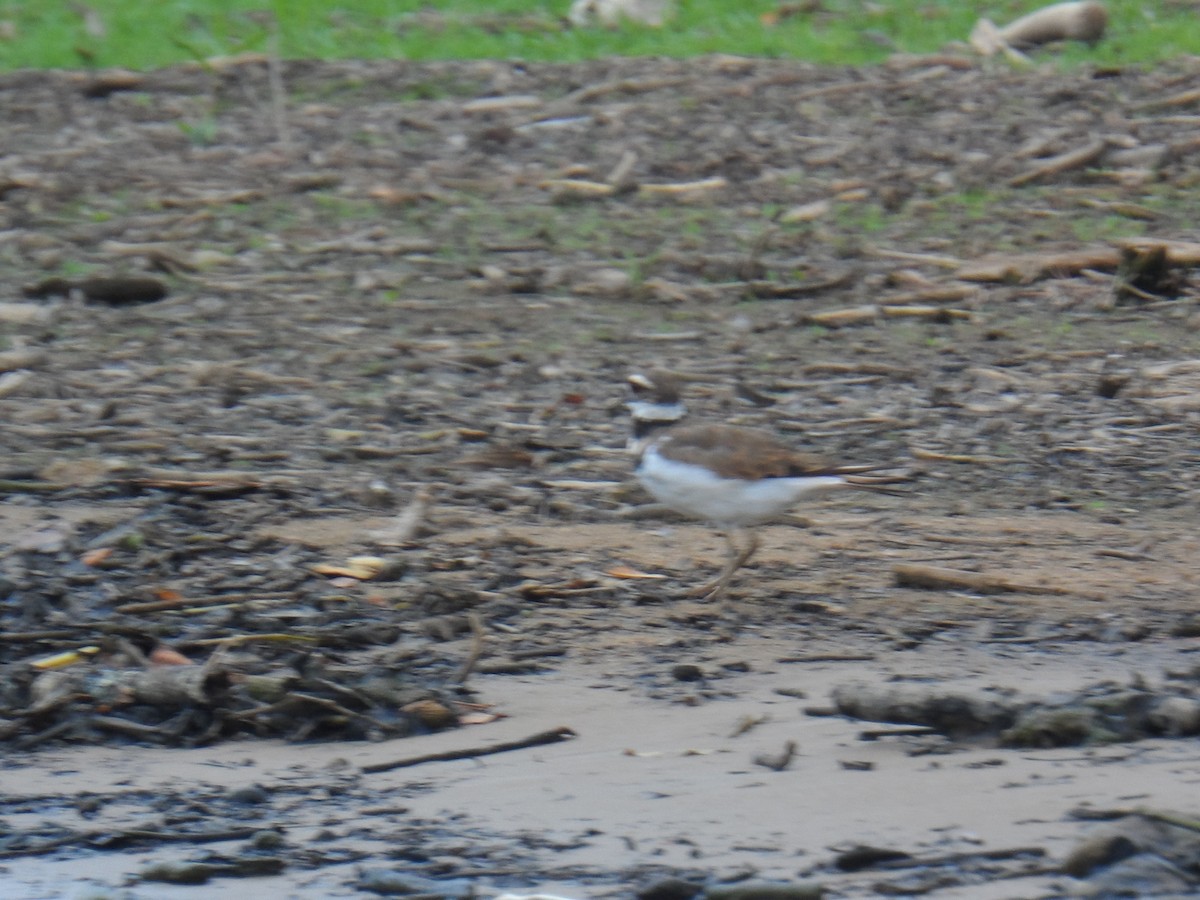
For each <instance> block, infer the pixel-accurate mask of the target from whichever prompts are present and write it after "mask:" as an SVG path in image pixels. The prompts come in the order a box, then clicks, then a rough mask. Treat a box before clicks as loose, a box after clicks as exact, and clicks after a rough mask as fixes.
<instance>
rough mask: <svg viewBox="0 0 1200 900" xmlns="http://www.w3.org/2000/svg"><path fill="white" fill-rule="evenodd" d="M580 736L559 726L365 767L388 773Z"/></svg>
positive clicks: (537, 745) (369, 771)
mask: <svg viewBox="0 0 1200 900" xmlns="http://www.w3.org/2000/svg"><path fill="white" fill-rule="evenodd" d="M573 737H578V735H577V734H576V733H575V732H574V731H573V730H572V729H570V728H566V727H563V726H559V727H558V728H551V729H550V730H549V731H540V732H538V733H537V734H534V735H530V736H529V737H527V738H521V739H520V740H516V741H505V742H504V743H500V744H493V745H492V746H490V747H467V748H465V749H463V750H446V751H443V752H442V753H427V754H425V755H424V756H410V757H408V758H407V759H397V760H392V761H391V762H383V763H372V764H371V765H369V766H363V767H362V771H363V774H365V775H371V774H374V773H376V772H388V771H390V770H392V769H403V768H406V767H407V766H418V765H421V764H422V763H427V762H449V761H451V760H455V759H474V758H475V757H476V756H489V755H491V754H493V753H507V752H508V751H509V750H524V749H526V748H528V747H541V746H543V745H545V744H557V743H558V742H559V741H569V740H570V739H571V738H573Z"/></svg>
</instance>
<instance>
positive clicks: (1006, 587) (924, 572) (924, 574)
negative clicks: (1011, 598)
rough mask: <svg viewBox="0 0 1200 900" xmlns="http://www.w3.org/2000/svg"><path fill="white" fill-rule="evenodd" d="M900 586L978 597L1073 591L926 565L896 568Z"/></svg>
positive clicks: (893, 568)
mask: <svg viewBox="0 0 1200 900" xmlns="http://www.w3.org/2000/svg"><path fill="white" fill-rule="evenodd" d="M892 574H893V575H894V576H895V578H896V584H898V585H900V586H901V587H914V588H922V589H924V590H931V591H971V592H972V593H976V594H1070V593H1072V591H1071V590H1070V589H1069V588H1064V587H1056V586H1047V585H1041V584H1028V583H1025V582H1018V581H1012V580H1010V579H1009V578H1007V577H1006V576H1004V575H988V574H984V573H982V572H966V571H963V570H961V569H945V568H942V567H941V566H929V565H925V564H923V563H896V564H895V565H894V566H892Z"/></svg>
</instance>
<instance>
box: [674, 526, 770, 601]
mask: <svg viewBox="0 0 1200 900" xmlns="http://www.w3.org/2000/svg"><path fill="white" fill-rule="evenodd" d="M739 531H740V529H737V528H731V529H729V530H728V531H726V532H724V534H725V543H726V544H728V546H729V561H728V562H726V563H725V568H724V569H722V570H721V574H720V575H718V576H717V577H716V578H715V579H713V580H712V581H710V582H708V583H706V584H702V585H701V586H700V587H698V588H696V589H695V590H693V591H689V592H688V593H689V594H690V595H692V596H697V597H703V598H704V599H705V600H706V601H715V600H720V599H721V598H722V597H723V596H724V595H725V589H726V588H728V587H729V582H730V580H732V578H733V573H734V572H736V571H737V570H738V569H740V568H741V567H742V566H744V565H745V564H746V563H747V562H749V561H750V557H752V556H753V555H754V554H755V552H756V551H757V550H758V535H757V534H755V533H754V532H753V531H749V530H747V532H746V534H747V537H748V540H747V542H746V546H745V547H744V548H741V547H738V545H737V541H736V540H734V535H735V534H737V533H739Z"/></svg>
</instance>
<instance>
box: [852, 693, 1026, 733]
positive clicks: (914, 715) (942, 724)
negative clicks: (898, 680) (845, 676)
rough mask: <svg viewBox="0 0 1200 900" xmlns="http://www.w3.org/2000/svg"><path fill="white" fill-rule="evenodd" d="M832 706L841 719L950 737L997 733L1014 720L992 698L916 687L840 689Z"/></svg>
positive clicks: (1013, 714)
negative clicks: (927, 730) (918, 728)
mask: <svg viewBox="0 0 1200 900" xmlns="http://www.w3.org/2000/svg"><path fill="white" fill-rule="evenodd" d="M833 702H834V704H835V705H836V706H837V709H838V712H840V713H841V714H842V715H846V716H853V717H854V718H857V719H868V720H870V721H872V722H894V723H899V724H905V725H928V726H929V727H930V728H936V729H937V730H938V731H940V732H942V733H944V734H948V735H952V736H968V735H975V734H981V733H986V732H992V731H999V730H1001V729H1003V728H1007V727H1009V726H1010V725H1012V723H1013V722H1014V721H1015V718H1016V711H1015V709H1014V708H1013V706H1012V705H1010V704H1008V703H1005V702H1002V701H1001V700H999V699H996V698H994V697H990V696H985V695H983V694H965V693H958V692H953V691H946V690H944V689H938V688H932V687H924V686H918V685H887V686H883V687H880V686H876V685H864V684H849V685H840V686H838V687H837V688H835V689H834V691H833Z"/></svg>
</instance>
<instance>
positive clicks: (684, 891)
mask: <svg viewBox="0 0 1200 900" xmlns="http://www.w3.org/2000/svg"><path fill="white" fill-rule="evenodd" d="M703 890H704V886H703V885H700V884H696V883H695V882H692V881H684V880H683V879H682V878H664V879H663V880H662V881H656V882H654V883H653V884H652V885H650V886H649V887H647V888H645V889H644V890H641V891H638V894H637V900H692V898H694V897H696V896H697V895H699V893H700V892H701V891H703Z"/></svg>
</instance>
